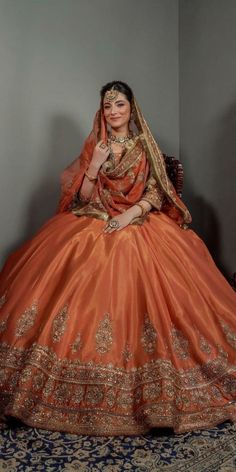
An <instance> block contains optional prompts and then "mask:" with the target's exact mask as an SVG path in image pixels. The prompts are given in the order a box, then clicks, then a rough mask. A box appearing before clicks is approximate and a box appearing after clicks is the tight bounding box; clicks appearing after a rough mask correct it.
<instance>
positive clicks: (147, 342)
mask: <svg viewBox="0 0 236 472" xmlns="http://www.w3.org/2000/svg"><path fill="white" fill-rule="evenodd" d="M156 342H157V332H156V330H155V328H154V326H153V325H152V322H151V320H150V318H149V316H148V315H147V314H146V315H145V318H144V326H143V334H142V337H141V343H142V345H143V349H144V351H145V352H147V353H148V354H152V353H153V352H154V351H155V349H156Z"/></svg>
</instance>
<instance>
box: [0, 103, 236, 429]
mask: <svg viewBox="0 0 236 472" xmlns="http://www.w3.org/2000/svg"><path fill="white" fill-rule="evenodd" d="M135 116H136V126H137V128H138V135H137V136H136V137H135V138H134V139H133V143H132V145H131V147H130V148H129V149H127V151H126V153H125V155H124V156H123V157H122V160H121V161H120V163H119V164H117V165H115V166H114V165H113V166H112V165H111V163H110V162H109V161H107V163H105V165H103V167H102V169H101V171H100V173H99V178H98V182H97V184H96V186H95V190H94V193H93V195H92V198H91V201H90V202H89V203H86V202H83V201H80V200H79V198H78V193H77V192H78V191H79V188H80V186H81V184H82V181H83V176H84V172H85V170H86V169H87V167H88V165H89V161H90V159H91V156H92V152H93V148H94V146H95V144H96V142H97V140H98V139H100V138H101V137H102V138H103V139H106V129H105V125H104V117H103V115H102V112H101V111H99V112H98V113H97V115H96V118H95V121H94V127H93V131H92V133H91V134H90V136H89V138H88V139H87V140H86V142H85V146H84V148H83V151H82V153H81V156H80V159H77V160H76V161H75V162H74V163H73V164H72V165H71V166H70V167H69V168H68V169H66V171H65V172H64V174H63V179H62V197H61V200H60V205H59V210H58V213H57V214H56V215H55V216H54V217H53V218H51V219H50V220H49V221H48V222H47V223H46V224H45V225H44V226H43V227H42V228H41V229H40V230H39V231H38V233H37V234H36V235H35V236H34V237H33V239H31V240H30V241H28V242H26V243H25V244H24V245H23V246H22V247H21V248H20V249H18V250H17V251H16V252H14V253H13V254H12V255H11V256H10V257H9V259H8V260H7V262H6V264H5V266H4V268H3V271H2V273H1V278H0V333H1V334H0V359H1V364H0V397H1V399H0V409H1V414H2V421H3V423H4V421H5V420H6V418H7V417H8V416H15V417H18V418H20V419H21V420H22V421H23V422H25V423H26V424H28V425H31V426H36V427H40V428H46V429H51V430H61V431H68V432H72V433H78V434H88V435H120V434H121V435H130V434H141V433H145V432H147V431H148V430H149V429H150V428H152V427H165V426H166V427H172V428H173V429H174V431H176V432H182V431H188V430H193V429H198V428H206V427H210V426H213V425H216V424H218V423H220V422H222V421H224V420H226V419H231V420H232V421H235V420H236V317H235V315H236V294H235V292H234V291H233V290H232V288H231V287H230V285H229V284H228V283H227V281H226V280H225V278H224V277H223V275H222V274H221V273H220V272H219V270H218V269H217V268H216V266H215V264H214V262H213V260H212V258H211V256H210V254H209V252H208V250H207V248H206V246H205V245H204V243H203V241H202V240H201V239H200V238H199V237H198V236H197V235H196V234H195V233H194V232H193V231H192V230H191V229H189V228H188V229H186V224H188V223H189V222H190V220H191V217H190V214H189V212H188V210H187V209H186V207H185V206H184V204H183V202H182V201H181V200H180V199H179V198H178V197H177V195H176V193H175V191H174V189H173V187H172V185H171V184H170V182H169V181H168V178H167V176H166V173H165V169H164V165H163V158H162V155H161V152H160V150H159V148H158V146H157V143H156V142H155V140H154V139H153V136H152V135H151V132H150V130H149V128H148V126H147V124H146V122H145V120H144V119H143V117H142V114H141V112H140V110H139V108H138V106H137V104H136V115H135ZM141 197H142V198H144V199H146V200H147V201H149V202H150V203H151V204H152V208H153V209H152V211H151V212H150V214H149V216H148V217H147V218H146V220H145V221H142V220H140V219H137V220H135V221H134V222H133V223H134V224H131V225H129V226H128V227H126V228H125V229H123V230H121V231H118V232H114V233H112V234H106V233H103V231H102V230H103V227H104V224H105V223H104V220H107V219H108V218H110V217H112V216H114V215H116V214H118V213H120V212H122V211H124V210H125V209H126V208H128V207H129V206H130V205H133V204H134V203H135V202H137V201H138V200H139V199H140V198H141Z"/></svg>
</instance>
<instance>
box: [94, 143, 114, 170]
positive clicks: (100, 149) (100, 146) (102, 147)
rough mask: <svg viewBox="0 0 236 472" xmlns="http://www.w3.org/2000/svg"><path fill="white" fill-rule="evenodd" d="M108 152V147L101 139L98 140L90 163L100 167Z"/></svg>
mask: <svg viewBox="0 0 236 472" xmlns="http://www.w3.org/2000/svg"><path fill="white" fill-rule="evenodd" d="M109 154H110V149H109V147H108V146H107V145H106V144H105V143H104V142H103V141H99V142H98V143H97V144H96V146H95V148H94V151H93V157H92V160H91V165H92V166H94V167H97V168H99V169H100V167H101V166H102V164H103V163H104V162H105V161H106V160H107V158H108V156H109Z"/></svg>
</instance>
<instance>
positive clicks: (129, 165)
mask: <svg viewBox="0 0 236 472" xmlns="http://www.w3.org/2000/svg"><path fill="white" fill-rule="evenodd" d="M133 111H134V125H135V126H136V128H137V130H138V132H139V135H138V136H137V137H136V138H134V140H133V144H132V145H131V148H130V149H128V150H127V152H126V154H125V156H123V158H122V161H121V162H120V163H119V164H118V165H117V166H116V167H115V169H112V170H109V168H108V169H107V168H106V165H105V166H104V165H103V166H102V168H101V170H100V172H99V175H98V181H97V183H96V185H95V188H94V192H93V194H92V197H91V200H90V202H89V203H87V202H86V203H85V202H82V201H79V200H78V192H79V190H80V187H81V185H82V182H83V178H84V175H85V171H86V170H87V168H88V167H89V164H90V161H91V159H92V155H93V150H94V148H95V146H96V144H97V142H98V141H99V140H103V141H104V142H107V137H108V135H107V129H106V121H105V118H104V114H103V112H102V110H101V109H99V110H98V112H97V113H96V115H95V119H94V123H93V129H92V131H91V133H90V134H89V136H88V138H87V139H86V141H85V143H84V146H83V149H82V152H81V154H80V156H79V157H78V158H77V159H75V161H74V162H73V163H72V164H70V165H69V166H68V167H67V168H66V169H65V170H64V172H63V174H62V177H61V184H62V185H61V188H62V192H61V199H60V202H59V208H58V212H63V211H73V213H74V214H76V215H77V216H80V215H83V214H85V215H88V216H95V217H97V218H102V219H104V220H107V219H109V218H110V217H113V216H115V215H117V214H118V213H121V212H122V211H125V210H126V209H127V208H129V207H130V206H132V205H134V204H135V203H136V202H137V201H139V200H140V199H141V198H142V195H143V193H144V190H145V186H146V183H147V179H148V176H149V175H150V172H151V174H152V176H153V177H154V179H155V181H156V184H157V186H158V187H159V188H160V190H161V191H162V192H163V195H164V204H163V207H162V211H164V212H165V213H167V214H168V216H169V217H170V218H172V219H174V220H175V221H176V223H177V224H179V225H180V226H182V225H183V226H184V225H185V224H186V223H190V222H191V215H190V213H189V211H188V209H187V208H186V206H185V205H184V203H183V202H182V200H181V199H180V198H179V197H178V196H177V194H176V191H175V189H174V187H173V185H172V183H171V182H170V180H169V178H168V176H167V173H166V169H165V164H164V158H163V156H162V153H161V151H160V149H159V147H158V145H157V143H156V141H155V140H154V138H153V136H152V134H151V131H150V129H149V127H148V125H147V123H146V121H145V119H144V117H143V115H142V113H141V111H140V109H139V107H138V104H137V102H136V100H135V99H134V101H133ZM105 164H106V163H105Z"/></svg>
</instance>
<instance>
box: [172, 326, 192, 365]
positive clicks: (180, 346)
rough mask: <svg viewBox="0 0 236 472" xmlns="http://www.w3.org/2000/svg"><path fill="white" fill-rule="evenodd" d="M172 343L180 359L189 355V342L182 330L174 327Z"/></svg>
mask: <svg viewBox="0 0 236 472" xmlns="http://www.w3.org/2000/svg"><path fill="white" fill-rule="evenodd" d="M171 338H172V345H173V348H174V351H175V353H176V355H177V357H178V358H179V359H187V358H188V357H189V342H188V340H187V338H185V336H184V335H183V333H181V331H180V330H178V329H176V328H173V329H172V332H171Z"/></svg>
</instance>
